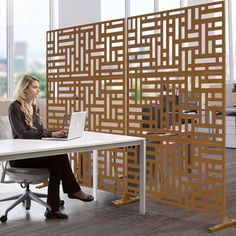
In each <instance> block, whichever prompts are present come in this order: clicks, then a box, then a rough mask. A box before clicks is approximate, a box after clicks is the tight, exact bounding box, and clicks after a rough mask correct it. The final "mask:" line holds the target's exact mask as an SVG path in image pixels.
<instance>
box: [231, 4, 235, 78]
mask: <svg viewBox="0 0 236 236" xmlns="http://www.w3.org/2000/svg"><path fill="white" fill-rule="evenodd" d="M235 9H236V1H235V0H232V11H233V12H232V21H233V47H234V49H233V50H234V66H233V68H234V78H233V80H234V81H236V15H235V13H234V10H235Z"/></svg>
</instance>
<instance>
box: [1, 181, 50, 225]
mask: <svg viewBox="0 0 236 236" xmlns="http://www.w3.org/2000/svg"><path fill="white" fill-rule="evenodd" d="M46 196H47V195H45V194H40V193H33V192H31V191H30V190H29V186H27V188H26V190H25V193H24V194H23V195H16V196H13V197H9V198H5V199H2V200H0V202H2V201H7V200H14V199H17V200H16V201H15V202H14V203H13V204H12V205H11V206H9V207H8V208H7V209H6V211H5V214H4V215H3V216H1V218H0V221H1V222H6V221H7V214H8V212H9V211H10V210H12V209H13V208H15V207H16V206H17V205H19V204H20V203H21V202H25V208H26V210H29V209H30V207H31V200H33V201H35V202H38V203H39V204H41V205H43V206H45V207H46V208H47V209H48V210H49V211H51V207H50V206H49V205H48V204H47V203H46V202H44V201H43V200H41V199H40V198H39V197H46Z"/></svg>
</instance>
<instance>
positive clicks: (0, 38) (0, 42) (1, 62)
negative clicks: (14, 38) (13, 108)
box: [0, 0, 7, 98]
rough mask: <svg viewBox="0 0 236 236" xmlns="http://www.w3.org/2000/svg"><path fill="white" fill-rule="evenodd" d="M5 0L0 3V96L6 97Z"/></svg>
mask: <svg viewBox="0 0 236 236" xmlns="http://www.w3.org/2000/svg"><path fill="white" fill-rule="evenodd" d="M6 48H7V47H6V0H1V5H0V98H6V97H7V55H6V53H7V52H6Z"/></svg>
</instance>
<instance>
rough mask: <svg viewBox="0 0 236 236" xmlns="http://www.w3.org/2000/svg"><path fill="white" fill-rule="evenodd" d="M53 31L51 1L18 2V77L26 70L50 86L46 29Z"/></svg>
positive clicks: (16, 46) (16, 39) (15, 56)
mask: <svg viewBox="0 0 236 236" xmlns="http://www.w3.org/2000/svg"><path fill="white" fill-rule="evenodd" d="M47 30H49V4H48V0H34V1H32V0H21V1H14V78H15V82H16V81H17V80H18V79H19V78H20V77H21V76H22V75H23V74H26V73H29V74H32V75H34V76H36V77H37V78H38V79H39V80H40V90H41V96H45V88H46V31H47Z"/></svg>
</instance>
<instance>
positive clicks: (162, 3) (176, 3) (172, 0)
mask: <svg viewBox="0 0 236 236" xmlns="http://www.w3.org/2000/svg"><path fill="white" fill-rule="evenodd" d="M175 8H180V0H159V9H160V11H166V10H170V9H175Z"/></svg>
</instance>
